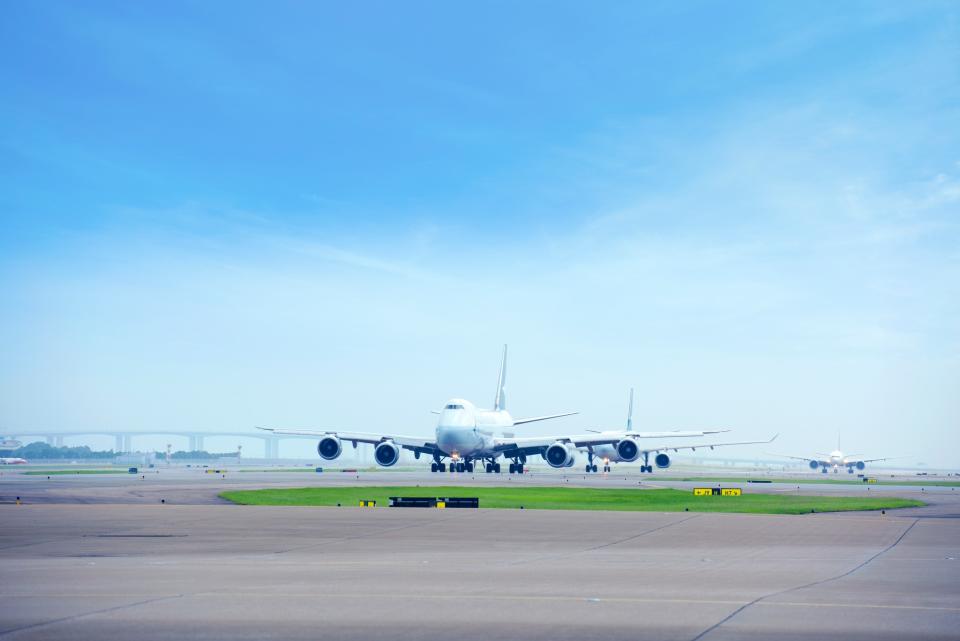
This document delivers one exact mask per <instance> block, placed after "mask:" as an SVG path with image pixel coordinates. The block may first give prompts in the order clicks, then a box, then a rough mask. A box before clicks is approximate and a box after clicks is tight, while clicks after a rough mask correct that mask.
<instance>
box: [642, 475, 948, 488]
mask: <svg viewBox="0 0 960 641" xmlns="http://www.w3.org/2000/svg"><path fill="white" fill-rule="evenodd" d="M870 478H875V479H877V482H876V483H864V482H863V481H862V480H860V479H849V478H836V477H834V478H829V477H827V476H824V477H823V478H793V479H790V478H771V477H766V476H753V477H731V476H651V477H650V479H649V480H650V481H651V482H652V481H688V482H694V483H704V482H715V483H748V482H751V481H753V482H756V481H769V482H771V483H785V484H787V485H803V484H818V485H864V486H869V487H876V486H877V485H903V486H907V487H960V481H914V480H910V481H900V480H897V479H889V478H887V479H885V478H883V477H880V476H871V477H870Z"/></svg>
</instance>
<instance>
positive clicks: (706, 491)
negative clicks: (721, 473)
mask: <svg viewBox="0 0 960 641" xmlns="http://www.w3.org/2000/svg"><path fill="white" fill-rule="evenodd" d="M742 494H743V490H741V489H740V488H739V487H724V488H719V487H695V488H693V495H694V496H740V495H742Z"/></svg>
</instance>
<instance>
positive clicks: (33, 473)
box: [23, 469, 129, 476]
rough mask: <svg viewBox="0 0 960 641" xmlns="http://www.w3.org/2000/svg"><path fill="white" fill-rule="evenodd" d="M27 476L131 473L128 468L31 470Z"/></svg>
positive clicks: (25, 473) (26, 473)
mask: <svg viewBox="0 0 960 641" xmlns="http://www.w3.org/2000/svg"><path fill="white" fill-rule="evenodd" d="M23 474H24V475H26V476H69V475H73V474H129V472H128V471H127V470H125V469H124V470H31V471H29V472H24V473H23Z"/></svg>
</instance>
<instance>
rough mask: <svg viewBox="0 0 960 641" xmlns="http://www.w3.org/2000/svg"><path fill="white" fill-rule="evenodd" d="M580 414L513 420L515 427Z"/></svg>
mask: <svg viewBox="0 0 960 641" xmlns="http://www.w3.org/2000/svg"><path fill="white" fill-rule="evenodd" d="M574 414H579V412H565V413H563V414H551V415H549V416H534V417H532V418H517V419H514V420H513V424H514V425H523V424H524V423H534V422H536V421H548V420H550V419H551V418H563V417H564V416H573V415H574Z"/></svg>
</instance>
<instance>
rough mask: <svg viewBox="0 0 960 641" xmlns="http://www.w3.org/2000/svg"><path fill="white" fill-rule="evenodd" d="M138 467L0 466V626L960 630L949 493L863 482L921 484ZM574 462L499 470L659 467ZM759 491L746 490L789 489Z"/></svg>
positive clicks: (454, 631) (384, 633) (957, 524)
mask: <svg viewBox="0 0 960 641" xmlns="http://www.w3.org/2000/svg"><path fill="white" fill-rule="evenodd" d="M405 474H406V476H405ZM147 476H148V478H146V479H140V478H139V477H137V478H134V477H128V476H125V475H119V476H110V477H81V476H77V477H52V478H51V480H49V481H48V480H47V479H46V478H45V477H43V476H41V477H35V476H34V477H24V476H21V475H16V474H14V475H11V474H10V473H8V472H6V471H5V474H4V476H3V477H0V501H2V504H0V639H61V638H64V639H65V638H70V639H74V638H98V639H129V638H133V637H136V638H138V639H183V638H189V639H197V638H202V639H356V640H360V639H423V638H431V637H437V638H440V637H442V638H457V639H517V638H524V639H544V640H546V639H550V640H558V639H584V638H594V637H596V638H604V639H685V640H692V639H710V640H719V639H742V638H751V639H761V638H762V639H769V638H773V637H776V638H780V639H814V638H815V639H823V638H825V637H826V638H844V639H871V640H877V639H906V638H914V639H920V638H922V639H956V638H957V630H958V629H960V518H958V517H960V499H958V496H957V495H958V492H956V491H954V490H951V489H950V488H922V490H921V488H918V487H904V488H891V487H881V488H877V489H871V490H870V491H871V492H878V491H882V493H883V494H887V495H902V496H911V497H912V496H921V498H924V499H933V500H932V504H931V506H930V507H926V508H916V509H911V510H907V511H896V512H888V513H887V514H886V515H881V514H879V513H873V512H870V513H847V514H812V515H804V516H761V515H746V514H737V515H726V514H689V513H670V514H664V513H644V512H592V513H584V512H566V511H535V510H524V511H512V510H482V509H481V510H429V509H427V510H417V509H413V510H400V509H389V508H376V509H362V508H346V507H345V508H299V507H242V506H234V505H229V504H223V503H221V502H220V500H219V499H217V498H216V493H217V491H220V490H222V489H224V488H227V487H230V488H241V487H266V486H284V485H289V486H303V485H320V484H324V485H327V484H335V483H350V484H356V483H358V482H369V483H375V484H381V485H382V484H384V483H393V484H403V483H413V484H416V483H420V484H427V483H431V482H439V481H443V482H445V483H447V484H450V483H451V479H450V478H449V477H440V478H439V479H436V476H433V477H431V475H429V474H428V473H426V474H423V473H409V474H407V473H400V475H397V474H390V473H373V474H361V477H363V478H361V479H356V478H351V476H353V475H349V474H339V475H333V474H330V475H326V476H324V475H319V474H318V475H312V474H303V473H291V474H282V473H281V474H277V473H244V474H240V473H227V478H226V479H224V478H218V477H216V476H215V475H204V474H201V473H193V472H192V471H191V473H186V472H185V471H182V470H181V471H178V472H163V473H161V474H157V475H154V476H155V478H153V479H149V475H147ZM458 476H459V477H460V478H457V482H458V483H463V482H478V483H492V482H495V481H494V480H492V479H487V478H486V477H484V476H478V479H480V480H477V481H470V480H469V479H464V478H462V477H463V476H465V475H458ZM538 476H539V479H538ZM581 476H582V475H580V476H577V477H576V478H578V479H580V480H579V481H575V480H574V478H575V477H574V475H569V476H568V477H566V478H565V477H563V476H556V475H555V476H553V477H550V478H548V477H547V475H537V474H533V475H531V476H530V477H524V478H523V479H522V480H517V479H516V478H514V480H512V481H507V482H508V483H538V482H539V483H543V482H551V483H558V482H559V483H571V484H573V483H575V482H576V483H578V484H582V483H588V484H603V483H606V484H614V483H616V484H621V485H622V484H631V485H633V486H638V485H637V484H639V483H641V482H643V483H645V484H648V485H649V484H653V483H655V479H651V478H649V477H646V478H644V479H643V480H642V481H641V480H639V479H638V478H635V477H630V476H629V475H628V477H627V478H626V480H623V479H624V477H621V480H617V479H614V478H612V477H607V478H605V479H601V478H600V477H588V479H583V478H581ZM251 477H252V478H251ZM290 477H293V478H290ZM385 477H386V478H385ZM433 479H436V481H434V480H433ZM499 481H500V482H505V481H504V480H503V479H502V478H501V479H499ZM664 485H667V483H664ZM669 485H671V486H682V483H681V482H673V483H669ZM774 485H775V484H770V485H766V486H765V487H763V488H757V491H771V492H773V491H789V490H790V488H789V487H781V488H778V487H772V486H774ZM784 485H786V484H784ZM749 489H750V491H753V490H754V488H753V487H750V488H749ZM801 490H802V492H803V493H817V492H823V493H826V492H844V493H857V492H865V491H867V490H866V489H865V488H863V487H860V486H856V485H848V486H840V485H837V486H802V487H801ZM13 493H16V495H18V496H21V498H22V499H24V500H25V504H24V505H20V506H17V505H15V504H13V503H11V502H9V500H10V499H11V498H12V497H11V494H13ZM161 497H162V498H163V499H164V501H165V503H164V504H160V502H159V499H160V498H161Z"/></svg>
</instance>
